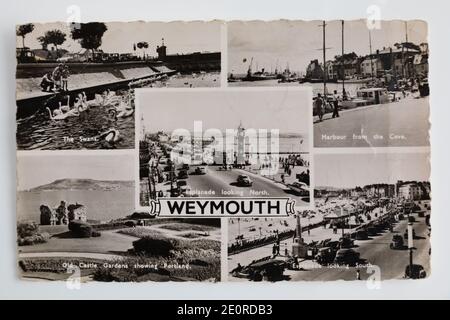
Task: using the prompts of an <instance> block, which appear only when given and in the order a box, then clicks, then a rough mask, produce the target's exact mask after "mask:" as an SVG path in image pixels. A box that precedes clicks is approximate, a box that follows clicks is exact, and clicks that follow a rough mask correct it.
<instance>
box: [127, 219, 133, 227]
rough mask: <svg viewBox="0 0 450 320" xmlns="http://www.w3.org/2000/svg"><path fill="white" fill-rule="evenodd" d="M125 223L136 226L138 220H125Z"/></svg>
mask: <svg viewBox="0 0 450 320" xmlns="http://www.w3.org/2000/svg"><path fill="white" fill-rule="evenodd" d="M125 225H126V226H127V227H136V221H133V220H127V221H125Z"/></svg>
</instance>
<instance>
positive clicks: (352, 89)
mask: <svg viewBox="0 0 450 320" xmlns="http://www.w3.org/2000/svg"><path fill="white" fill-rule="evenodd" d="M228 86H230V87H282V86H289V87H312V89H313V94H314V96H316V95H317V94H318V93H320V94H323V83H298V82H284V83H279V82H278V79H274V80H262V81H242V82H241V81H238V82H229V83H228ZM362 86H364V83H345V91H346V92H347V94H349V95H350V96H354V95H356V90H358V89H359V88H361V87H362ZM327 90H328V93H332V92H333V91H334V90H336V91H337V92H338V94H341V93H342V83H327Z"/></svg>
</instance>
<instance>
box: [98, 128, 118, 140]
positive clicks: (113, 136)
mask: <svg viewBox="0 0 450 320" xmlns="http://www.w3.org/2000/svg"><path fill="white" fill-rule="evenodd" d="M99 137H100V138H104V139H105V141H106V142H117V141H119V140H120V139H121V137H120V134H119V130H117V129H114V128H111V129H109V130H108V131H105V132H103V133H101V134H100V135H99Z"/></svg>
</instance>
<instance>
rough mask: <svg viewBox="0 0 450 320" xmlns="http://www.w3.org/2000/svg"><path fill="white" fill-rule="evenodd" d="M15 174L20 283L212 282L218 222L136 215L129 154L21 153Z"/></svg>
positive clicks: (215, 273) (216, 273) (216, 262)
mask: <svg viewBox="0 0 450 320" xmlns="http://www.w3.org/2000/svg"><path fill="white" fill-rule="evenodd" d="M36 168H39V171H38V172H36ZM17 169H18V170H17V172H18V184H17V245H18V247H17V248H18V269H19V273H20V277H21V278H22V279H25V280H35V281H38V280H39V281H55V280H59V281H64V280H67V279H68V278H69V277H70V278H71V279H73V278H74V277H77V279H78V280H80V281H81V282H87V281H102V282H111V281H116V282H143V281H157V282H159V281H211V282H215V281H220V219H164V218H158V217H155V215H151V214H149V213H148V212H145V211H136V210H135V209H134V207H135V206H134V204H135V195H134V194H135V184H134V156H133V155H118V154H115V155H106V154H105V155H101V154H100V155H99V154H95V155H94V154H89V155H87V154H86V155H52V156H51V157H49V156H43V155H28V154H24V153H21V154H19V156H18V162H17Z"/></svg>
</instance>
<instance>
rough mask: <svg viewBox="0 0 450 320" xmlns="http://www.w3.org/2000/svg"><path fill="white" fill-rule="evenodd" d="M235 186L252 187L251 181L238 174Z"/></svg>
mask: <svg viewBox="0 0 450 320" xmlns="http://www.w3.org/2000/svg"><path fill="white" fill-rule="evenodd" d="M237 184H238V185H240V186H246V187H251V186H252V185H253V181H252V180H251V179H250V178H249V177H248V176H246V175H244V174H240V175H239V176H238V177H237Z"/></svg>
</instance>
